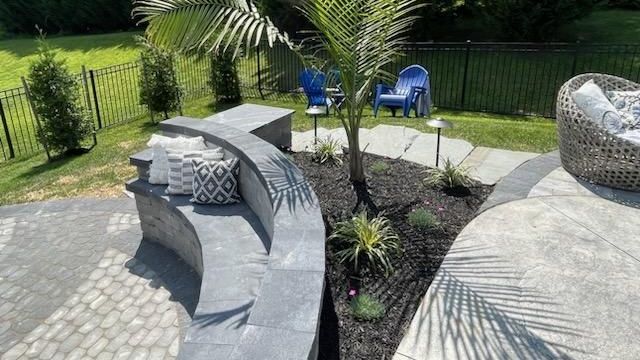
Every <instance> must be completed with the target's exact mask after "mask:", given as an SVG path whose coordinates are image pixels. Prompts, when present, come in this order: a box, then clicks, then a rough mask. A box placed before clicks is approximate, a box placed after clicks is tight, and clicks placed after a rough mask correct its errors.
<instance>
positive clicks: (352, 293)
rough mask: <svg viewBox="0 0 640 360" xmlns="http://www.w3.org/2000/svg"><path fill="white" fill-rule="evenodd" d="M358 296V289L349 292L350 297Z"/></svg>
mask: <svg viewBox="0 0 640 360" xmlns="http://www.w3.org/2000/svg"><path fill="white" fill-rule="evenodd" d="M357 294H358V291H357V290H356V289H351V290H349V296H351V297H353V296H356V295H357Z"/></svg>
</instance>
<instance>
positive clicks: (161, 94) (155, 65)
mask: <svg viewBox="0 0 640 360" xmlns="http://www.w3.org/2000/svg"><path fill="white" fill-rule="evenodd" d="M140 43H141V44H142V45H143V50H142V52H141V60H142V70H141V73H140V104H141V105H147V106H148V107H149V110H150V111H151V112H152V113H162V114H164V118H165V119H167V118H169V112H171V111H178V110H179V109H180V106H181V105H182V95H183V93H182V88H181V87H180V84H179V83H178V75H177V73H176V67H175V54H174V53H173V52H171V51H168V50H164V49H162V48H159V47H157V46H155V45H153V44H151V43H150V42H148V41H147V40H145V39H142V38H141V39H140Z"/></svg>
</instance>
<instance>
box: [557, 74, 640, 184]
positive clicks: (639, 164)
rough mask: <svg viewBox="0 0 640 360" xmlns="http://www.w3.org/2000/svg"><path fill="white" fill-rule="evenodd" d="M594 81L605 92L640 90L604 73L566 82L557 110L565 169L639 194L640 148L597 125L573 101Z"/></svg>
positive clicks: (586, 75)
mask: <svg viewBox="0 0 640 360" xmlns="http://www.w3.org/2000/svg"><path fill="white" fill-rule="evenodd" d="M591 79H593V81H594V82H595V83H596V84H597V85H598V86H600V88H601V89H602V90H603V91H612V90H613V91H616V90H617V91H634V90H640V84H636V83H634V82H631V81H629V80H626V79H623V78H620V77H617V76H613V75H605V74H582V75H578V76H576V77H574V78H573V79H571V80H569V81H567V82H566V83H565V84H564V85H563V86H562V88H561V89H560V92H559V94H558V102H557V111H556V118H557V122H558V142H559V145H560V157H561V159H562V166H564V168H565V169H566V170H567V171H568V172H569V173H571V174H573V175H576V176H578V177H580V178H583V179H584V180H586V181H589V182H591V183H595V184H599V185H605V186H609V187H613V188H618V189H623V190H631V191H640V145H638V144H636V143H633V142H630V141H628V140H625V139H622V138H620V137H618V136H616V135H613V134H611V133H609V132H607V131H606V130H605V129H604V128H602V127H600V126H598V125H596V124H595V123H594V122H593V121H591V120H590V119H588V118H587V116H586V115H585V114H584V113H583V112H582V111H581V110H580V109H578V107H577V106H576V104H575V103H574V101H573V99H572V98H571V93H572V92H574V91H576V90H578V89H579V88H580V87H581V86H582V85H583V84H584V83H585V82H587V81H589V80H591Z"/></svg>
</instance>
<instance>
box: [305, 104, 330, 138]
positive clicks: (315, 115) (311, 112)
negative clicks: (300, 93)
mask: <svg viewBox="0 0 640 360" xmlns="http://www.w3.org/2000/svg"><path fill="white" fill-rule="evenodd" d="M305 113H306V114H307V115H311V116H313V145H316V144H317V143H318V115H322V114H324V113H326V111H325V110H322V109H321V108H320V107H318V106H312V107H310V108H308V109H307V111H305Z"/></svg>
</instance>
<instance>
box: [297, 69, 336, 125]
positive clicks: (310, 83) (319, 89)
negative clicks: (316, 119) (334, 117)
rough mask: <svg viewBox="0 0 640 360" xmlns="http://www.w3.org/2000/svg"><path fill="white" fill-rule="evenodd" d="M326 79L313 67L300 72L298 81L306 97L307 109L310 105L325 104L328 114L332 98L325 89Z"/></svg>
mask: <svg viewBox="0 0 640 360" xmlns="http://www.w3.org/2000/svg"><path fill="white" fill-rule="evenodd" d="M326 79H327V77H326V75H325V74H324V73H323V72H321V71H318V70H315V69H304V70H303V71H302V72H301V73H300V83H301V84H302V89H303V90H304V94H305V95H307V99H308V103H307V109H308V108H310V107H311V106H326V108H327V115H328V114H329V107H331V104H332V100H331V98H330V97H328V96H327V93H326V91H325V86H326V85H325V82H326Z"/></svg>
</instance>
